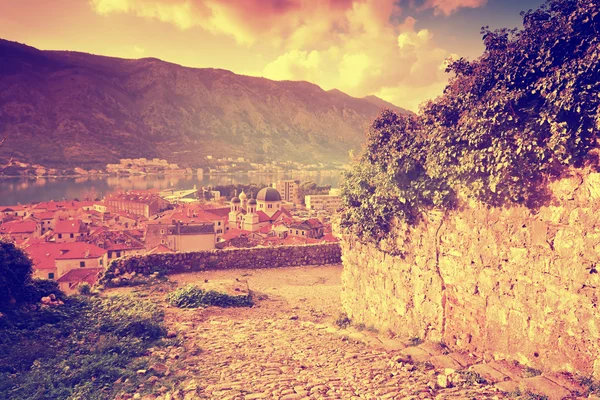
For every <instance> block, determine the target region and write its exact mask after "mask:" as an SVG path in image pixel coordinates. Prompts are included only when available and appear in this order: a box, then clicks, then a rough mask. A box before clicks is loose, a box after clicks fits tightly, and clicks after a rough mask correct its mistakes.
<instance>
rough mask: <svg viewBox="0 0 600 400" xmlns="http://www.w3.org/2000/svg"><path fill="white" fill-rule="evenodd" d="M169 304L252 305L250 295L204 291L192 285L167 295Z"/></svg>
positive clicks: (199, 305)
mask: <svg viewBox="0 0 600 400" xmlns="http://www.w3.org/2000/svg"><path fill="white" fill-rule="evenodd" d="M167 301H168V302H169V304H171V305H173V306H175V307H180V308H198V307H208V306H217V307H252V306H253V304H254V303H253V302H252V296H251V295H250V294H248V295H240V296H231V295H228V294H225V293H219V292H216V291H214V290H209V291H205V290H203V289H200V288H199V287H197V286H194V285H188V286H185V287H183V288H179V289H177V290H175V291H174V292H171V293H169V295H168V296H167Z"/></svg>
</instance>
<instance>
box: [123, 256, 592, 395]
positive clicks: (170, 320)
mask: <svg viewBox="0 0 600 400" xmlns="http://www.w3.org/2000/svg"><path fill="white" fill-rule="evenodd" d="M328 268H329V269H328ZM330 268H338V269H339V267H318V268H317V267H313V269H310V268H306V267H304V268H299V269H297V270H296V271H293V270H294V269H287V270H288V271H281V270H277V271H272V270H271V271H268V272H261V271H223V273H218V272H212V273H210V274H208V273H204V274H202V275H201V276H200V275H199V276H198V277H197V278H198V279H207V278H209V279H215V278H231V277H234V276H239V277H244V278H246V279H248V281H249V285H250V288H251V289H254V290H256V288H259V289H260V291H258V293H256V297H258V298H259V299H261V300H258V302H257V305H256V306H255V307H253V308H250V309H248V308H244V309H219V308H214V307H211V308H208V309H196V310H181V309H177V308H173V307H169V308H167V309H166V323H167V326H169V328H170V336H172V337H176V338H177V339H178V340H179V342H180V345H173V346H170V347H167V348H166V349H165V348H161V349H155V350H154V351H153V354H152V356H153V358H154V359H155V360H158V361H156V362H155V363H154V365H152V366H151V368H150V372H151V373H152V375H154V376H152V377H151V378H152V382H146V383H144V384H143V385H142V389H143V388H144V387H145V388H147V387H148V385H151V386H152V391H151V392H152V394H150V395H145V396H142V395H139V394H138V395H136V396H135V397H134V398H141V399H144V400H174V399H185V400H190V399H230V400H234V399H242V400H243V399H280V400H292V399H503V398H511V397H512V398H514V395H512V396H509V395H507V394H506V392H513V393H516V391H517V390H519V391H520V392H522V393H525V392H531V393H537V394H540V395H545V396H547V398H548V399H562V398H575V397H574V396H572V393H575V392H576V391H583V388H581V387H579V386H577V385H576V384H575V383H574V382H572V381H571V380H569V379H567V378H566V377H564V376H563V377H561V376H558V375H556V376H553V377H551V378H552V379H550V378H549V377H546V376H532V375H537V373H532V371H531V370H526V369H524V368H522V367H518V366H515V365H513V364H509V363H501V362H492V363H489V364H483V363H482V362H481V360H479V359H477V358H476V357H473V356H469V355H464V354H460V353H449V352H448V350H447V349H445V348H443V347H441V346H440V345H439V344H438V345H436V344H432V343H423V344H420V345H418V346H412V347H410V346H409V347H407V346H406V344H404V343H401V342H399V341H397V340H391V339H389V338H385V337H382V335H379V336H378V335H376V334H375V333H373V332H368V331H358V330H356V329H352V328H349V329H339V328H338V327H337V326H336V325H335V324H334V322H333V321H334V319H335V316H336V314H335V312H336V311H337V310H339V307H340V306H339V304H338V303H339V300H338V301H337V303H336V299H339V282H338V281H337V278H336V274H337V273H339V270H331V269H330ZM290 270H292V271H290ZM263 273H267V274H270V275H267V276H266V277H264V276H260V274H263ZM277 274H291V275H287V276H285V275H282V276H277ZM303 274H304V275H303ZM298 276H303V278H302V279H300V280H301V281H302V282H298V279H299V278H298ZM309 276H310V277H312V278H314V279H308V278H307V277H309ZM175 279H176V277H175ZM193 279H194V278H193V276H191V275H188V276H186V277H185V278H184V279H181V280H180V281H179V283H180V284H182V283H186V282H190V281H193ZM272 280H274V281H272ZM303 282H304V283H303ZM317 286H318V287H317ZM324 288H325V289H324ZM156 296H158V295H156ZM163 296H164V295H163ZM286 296H287V297H286ZM290 296H291V297H290ZM303 296H304V297H303ZM311 296H312V297H311ZM159 297H160V296H159ZM157 377H158V378H157ZM561 379H562V381H561ZM149 380H150V379H149ZM569 385H572V386H569ZM569 396H571V397H569ZM127 398H129V396H128V395H124V396H122V397H121V399H127ZM524 398H530V399H531V398H535V399H542V398H543V397H524Z"/></svg>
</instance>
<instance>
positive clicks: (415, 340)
mask: <svg viewBox="0 0 600 400" xmlns="http://www.w3.org/2000/svg"><path fill="white" fill-rule="evenodd" d="M422 343H423V339H421V338H420V337H418V336H415V337H411V338H410V339H408V345H409V346H418V345H420V344H422Z"/></svg>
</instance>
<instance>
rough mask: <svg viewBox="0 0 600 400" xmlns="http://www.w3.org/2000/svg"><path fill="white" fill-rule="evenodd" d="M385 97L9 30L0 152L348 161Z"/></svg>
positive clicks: (86, 162)
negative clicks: (17, 38)
mask: <svg viewBox="0 0 600 400" xmlns="http://www.w3.org/2000/svg"><path fill="white" fill-rule="evenodd" d="M382 107H390V108H393V109H396V110H398V111H400V112H407V111H405V110H403V109H401V108H398V107H396V106H394V105H392V104H390V103H386V102H384V101H383V100H381V99H379V98H377V97H374V96H369V97H366V98H363V99H359V98H354V97H351V96H349V95H347V94H345V93H342V92H340V91H339V90H330V91H324V90H323V89H321V88H320V87H318V86H317V85H314V84H311V83H308V82H292V81H271V80H268V79H265V78H257V77H250V76H243V75H236V74H234V73H233V72H230V71H226V70H221V69H212V68H201V69H200V68H186V67H182V66H179V65H176V64H171V63H168V62H164V61H161V60H158V59H155V58H144V59H139V60H128V59H119V58H112V57H103V56H97V55H91V54H86V53H78V52H70V51H41V50H38V49H35V48H33V47H29V46H26V45H23V44H19V43H15V42H9V41H6V40H1V39H0V138H1V137H2V136H6V137H7V140H6V142H5V143H4V145H3V146H0V160H1V159H2V158H7V157H8V156H14V158H15V159H17V160H19V161H24V162H35V163H38V164H42V165H45V166H49V167H65V166H76V165H80V166H84V167H85V166H90V167H92V166H101V165H105V164H106V163H112V162H116V161H117V160H118V159H119V158H132V157H161V158H166V159H168V160H169V161H171V162H178V163H180V164H182V165H186V166H198V165H201V164H202V160H204V159H205V156H206V155H213V156H216V157H223V156H229V157H234V156H236V157H238V156H246V157H249V158H251V159H253V160H259V161H260V160H261V159H263V160H264V159H273V160H280V161H282V160H293V161H305V162H315V161H317V162H319V161H333V160H335V161H345V160H346V159H347V154H348V150H350V149H356V148H359V147H360V145H361V143H362V142H363V140H364V131H365V128H366V127H367V126H368V124H369V123H370V121H371V120H372V119H373V118H374V117H375V116H376V115H377V114H378V112H379V111H380V109H381V108H382Z"/></svg>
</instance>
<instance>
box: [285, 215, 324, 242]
mask: <svg viewBox="0 0 600 400" xmlns="http://www.w3.org/2000/svg"><path fill="white" fill-rule="evenodd" d="M287 228H288V230H289V235H290V236H299V237H303V238H311V239H320V238H321V237H323V234H324V226H323V224H322V223H321V221H319V220H318V219H314V218H313V219H307V220H306V221H301V222H294V223H291V224H289V225H288V227H287Z"/></svg>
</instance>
